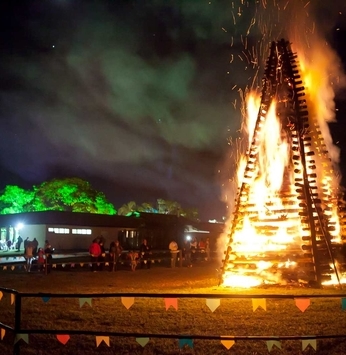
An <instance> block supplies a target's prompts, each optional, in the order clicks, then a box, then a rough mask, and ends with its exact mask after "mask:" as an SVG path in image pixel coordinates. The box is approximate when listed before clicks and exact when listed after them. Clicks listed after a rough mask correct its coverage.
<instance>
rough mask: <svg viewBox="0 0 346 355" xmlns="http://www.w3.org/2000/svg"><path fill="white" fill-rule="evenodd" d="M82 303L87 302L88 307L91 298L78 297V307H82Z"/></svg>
mask: <svg viewBox="0 0 346 355" xmlns="http://www.w3.org/2000/svg"><path fill="white" fill-rule="evenodd" d="M84 303H87V304H89V306H90V307H92V306H91V298H80V299H79V307H82V306H83V305H84Z"/></svg>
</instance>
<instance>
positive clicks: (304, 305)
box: [295, 298, 310, 312]
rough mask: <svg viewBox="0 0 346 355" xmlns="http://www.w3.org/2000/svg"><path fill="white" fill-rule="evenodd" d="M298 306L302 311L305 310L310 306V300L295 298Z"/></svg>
mask: <svg viewBox="0 0 346 355" xmlns="http://www.w3.org/2000/svg"><path fill="white" fill-rule="evenodd" d="M295 301H296V306H297V307H298V308H299V309H300V310H301V311H302V312H305V310H306V309H307V308H308V307H309V306H310V298H295Z"/></svg>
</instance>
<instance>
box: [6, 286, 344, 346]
mask: <svg viewBox="0 0 346 355" xmlns="http://www.w3.org/2000/svg"><path fill="white" fill-rule="evenodd" d="M3 296H4V294H3V292H2V291H0V301H1V300H2V299H3ZM76 298H77V297H76ZM269 298H270V297H269ZM282 298H286V297H285V296H283V297H282ZM335 298H336V297H335ZM338 298H339V297H338ZM120 299H121V303H122V304H123V306H124V307H125V308H126V309H127V310H129V309H130V308H131V307H132V306H133V305H134V303H135V297H120ZM287 299H292V296H288V297H287ZM42 300H43V302H45V303H47V302H48V301H49V300H50V297H48V296H43V297H42ZM163 300H164V305H165V309H166V311H168V310H169V309H170V308H171V307H172V308H173V309H174V310H176V311H177V310H178V298H176V297H167V298H163ZM266 300H267V299H266V298H252V299H251V301H252V309H253V312H255V311H256V310H258V309H259V308H262V309H263V310H264V311H267V304H266ZM14 301H15V294H13V293H10V302H11V305H13V304H14ZM78 301H79V306H80V308H82V307H83V306H84V305H88V306H90V307H92V298H90V297H78ZM205 302H206V306H207V307H208V308H209V309H210V311H211V312H215V311H216V309H218V308H219V307H220V305H221V300H220V299H219V298H206V300H205ZM294 302H295V305H296V307H297V308H298V309H299V310H300V311H301V312H305V311H306V309H307V308H308V307H309V306H310V304H311V302H310V298H308V297H306V298H302V297H300V298H294ZM341 309H342V310H345V309H346V297H345V298H343V297H341ZM31 332H33V331H30V333H31ZM53 333H54V332H53ZM67 333H68V332H67ZM5 334H6V330H5V328H2V327H0V339H1V341H2V340H3V339H4V337H5ZM124 335H126V334H124ZM344 336H345V335H343V336H341V335H337V336H333V335H329V336H321V335H320V336H318V335H308V336H307V335H305V336H280V337H278V336H267V337H260V336H259V337H256V336H251V337H243V336H221V335H220V336H200V335H195V336H184V337H180V338H179V336H177V335H172V334H169V335H164V334H151V335H150V336H141V337H135V339H136V342H137V343H138V344H139V345H141V346H142V347H145V346H146V345H147V343H148V342H149V341H150V338H153V337H154V338H155V337H156V338H157V337H160V338H165V337H168V338H173V337H174V338H178V345H179V348H180V349H181V348H183V347H185V346H187V347H190V348H193V344H194V339H196V338H197V339H218V338H220V342H221V344H222V345H223V346H224V347H225V348H226V349H228V350H229V349H231V348H232V347H233V346H234V344H235V342H236V340H244V339H251V340H256V339H257V340H261V339H262V338H265V341H266V345H267V349H268V351H269V352H271V351H272V350H273V348H275V347H276V348H278V349H282V345H281V340H282V339H284V340H285V339H294V340H301V342H302V350H303V351H304V350H305V349H306V348H307V347H308V346H310V347H311V348H312V349H314V350H315V351H316V350H317V339H318V338H335V337H344ZM56 338H57V340H58V341H59V342H60V343H61V344H63V345H66V344H67V343H68V341H69V340H70V335H69V334H56ZM20 340H22V341H24V342H25V343H27V344H28V343H29V334H28V333H18V334H16V336H15V343H17V342H18V341H20ZM95 340H96V347H99V345H100V344H101V343H102V342H104V343H105V344H106V345H107V346H108V347H109V346H110V338H109V336H104V335H102V336H101V335H100V336H95Z"/></svg>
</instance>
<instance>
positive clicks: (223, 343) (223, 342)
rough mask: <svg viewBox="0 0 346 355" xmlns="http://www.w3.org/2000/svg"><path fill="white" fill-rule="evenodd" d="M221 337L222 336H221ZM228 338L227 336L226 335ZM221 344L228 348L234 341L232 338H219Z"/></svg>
mask: <svg viewBox="0 0 346 355" xmlns="http://www.w3.org/2000/svg"><path fill="white" fill-rule="evenodd" d="M221 338H222V336H221ZM228 338H229V337H228ZM221 344H222V345H223V346H224V347H225V348H226V349H227V350H229V349H230V348H231V347H232V346H233V345H234V344H235V341H234V340H232V339H222V340H221Z"/></svg>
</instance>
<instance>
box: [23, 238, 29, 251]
mask: <svg viewBox="0 0 346 355" xmlns="http://www.w3.org/2000/svg"><path fill="white" fill-rule="evenodd" d="M29 242H30V240H29V237H27V238H26V239H25V240H24V250H25V249H26V246H27V244H28V243H29Z"/></svg>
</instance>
